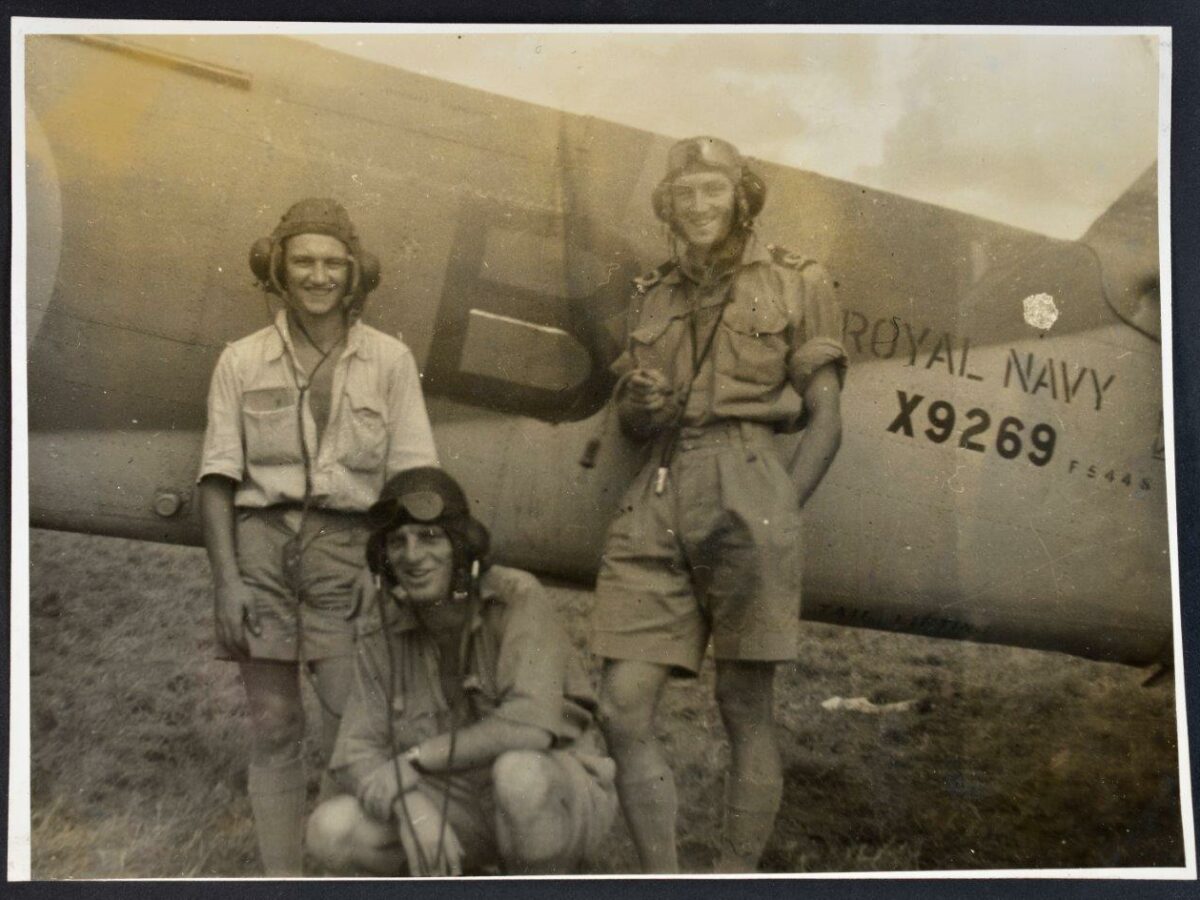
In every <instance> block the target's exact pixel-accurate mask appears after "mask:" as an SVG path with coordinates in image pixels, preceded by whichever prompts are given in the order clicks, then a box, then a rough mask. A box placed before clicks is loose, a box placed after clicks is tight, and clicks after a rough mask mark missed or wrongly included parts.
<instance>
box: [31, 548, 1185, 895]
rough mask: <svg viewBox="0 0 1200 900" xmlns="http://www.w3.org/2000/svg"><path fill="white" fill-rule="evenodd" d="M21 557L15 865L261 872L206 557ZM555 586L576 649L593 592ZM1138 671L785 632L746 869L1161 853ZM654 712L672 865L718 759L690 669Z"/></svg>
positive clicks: (1172, 756)
mask: <svg viewBox="0 0 1200 900" xmlns="http://www.w3.org/2000/svg"><path fill="white" fill-rule="evenodd" d="M31 555H32V560H31V564H32V569H31V579H30V581H31V585H32V589H31V594H32V596H31V598H30V612H31V629H32V635H31V637H32V648H31V660H32V665H31V668H32V672H31V674H32V681H31V702H32V716H33V736H32V737H33V760H32V794H33V874H34V877H35V878H86V877H150V876H253V875H257V874H260V870H259V869H258V864H257V859H256V853H255V849H254V839H253V833H252V830H251V823H250V809H249V804H248V803H247V800H246V795H245V768H244V758H245V742H244V737H243V727H244V720H245V716H246V709H245V703H244V699H243V696H242V692H241V687H240V685H239V684H238V682H237V678H236V672H235V667H233V666H231V665H229V664H227V663H220V662H216V661H214V660H213V659H212V658H211V657H212V654H213V638H212V625H211V599H210V595H209V587H208V568H207V563H206V561H205V558H204V555H203V553H202V552H201V551H199V550H197V549H195V548H183V547H170V546H163V545H158V544H148V543H139V542H134V541H123V540H117V539H113V538H99V537H88V536H83V535H71V534H58V533H53V532H40V531H35V532H33V535H32V546H31ZM554 594H555V596H556V598H557V599H558V600H559V603H560V604H561V606H562V608H563V610H564V612H565V613H566V614H567V617H568V620H569V622H570V623H571V628H572V636H573V637H574V638H575V639H576V640H577V641H578V642H579V643H580V644H581V645H582V642H583V636H584V629H585V621H586V613H587V608H588V606H589V604H590V602H591V598H590V595H589V594H587V593H586V592H582V591H577V590H572V589H567V588H559V589H555V591H554ZM1143 678H1144V673H1142V672H1139V671H1136V670H1131V669H1127V668H1124V667H1121V666H1113V665H1106V664H1101V663H1092V662H1087V661H1084V660H1079V659H1074V658H1071V657H1066V656H1062V655H1058V654H1050V653H1038V652H1034V651H1024V650H1016V649H1011V648H1003V647H986V646H978V645H971V644H965V643H957V642H947V641H937V640H933V639H926V638H917V637H909V636H903V635H890V634H882V633H877V632H869V631H860V630H854V629H845V628H833V627H827V626H817V625H806V626H805V640H804V650H803V653H802V656H801V661H800V662H798V663H796V664H795V665H792V666H788V667H785V668H784V669H783V670H782V671H781V675H780V682H779V691H778V695H777V700H776V704H777V711H778V715H779V720H780V722H781V731H780V737H781V744H782V746H783V754H784V763H785V767H786V772H787V775H786V790H785V796H784V803H783V808H782V811H781V813H780V816H779V820H778V823H777V827H776V830H775V835H774V837H773V838H772V841H771V843H770V845H769V846H768V848H767V852H766V855H765V857H764V860H763V867H764V868H765V869H767V870H770V871H778V872H833V871H842V872H847V871H867V870H891V871H895V870H915V869H923V870H934V869H937V870H945V869H985V868H987V869H991V868H1064V867H1069V868H1077V867H1082V868H1088V867H1098V866H1100V867H1124V866H1177V865H1182V863H1183V849H1182V848H1183V842H1182V836H1181V824H1180V815H1179V799H1178V777H1177V776H1178V759H1177V750H1176V744H1175V734H1176V732H1175V719H1174V697H1173V693H1172V687H1171V685H1170V683H1169V682H1168V683H1167V684H1166V685H1165V686H1160V687H1155V688H1143V687H1141V681H1142V679H1143ZM833 696H842V697H859V696H864V697H867V698H869V699H871V700H873V701H875V702H886V701H893V700H915V701H917V702H916V704H915V706H914V708H913V709H912V710H911V711H909V712H903V713H894V714H889V715H865V714H862V713H855V712H846V711H839V712H830V711H826V710H824V709H822V707H821V705H820V704H821V701H823V700H825V699H827V698H829V697H833ZM309 699H310V712H311V713H312V715H311V716H310V721H316V706H315V701H312V698H311V697H310V698H309ZM663 712H664V714H663V715H662V716H661V723H660V735H661V738H662V740H663V741H664V743H665V745H666V747H667V749H668V752H669V755H670V757H671V759H672V760H673V764H674V767H675V772H676V778H677V781H678V784H679V789H680V791H679V793H680V800H681V808H682V814H681V815H680V818H679V830H680V850H681V859H682V863H683V865H684V867H685V869H687V870H691V871H704V870H706V869H707V868H708V867H709V865H710V864H711V861H712V858H713V854H714V852H715V843H716V836H717V834H718V828H719V815H720V803H719V798H720V796H721V781H720V777H721V776H720V773H721V771H722V770H723V768H724V766H725V763H726V761H727V758H728V750H727V747H726V745H725V743H724V740H723V737H722V731H721V726H720V722H719V718H718V716H717V711H716V707H715V705H714V703H713V701H712V667H711V665H707V666H706V668H705V672H704V674H703V675H702V677H701V678H700V679H699V680H698V681H696V682H679V683H677V684H675V685H674V686H672V687H671V688H669V689H668V692H667V697H666V700H665V707H664V710H663ZM314 763H315V759H314ZM313 768H315V766H314V767H313ZM315 787H316V784H315V778H314V779H313V783H312V791H313V793H314V794H315ZM603 858H604V863H603V866H602V868H601V871H606V872H631V871H633V870H634V856H633V851H632V848H631V846H630V844H629V839H628V836H627V834H626V833H625V830H624V826H623V825H622V824H620V823H619V824H618V826H617V828H615V829H614V832H613V834H612V835H611V837H610V838H609V844H608V847H607V852H606V853H605V854H604V856H603Z"/></svg>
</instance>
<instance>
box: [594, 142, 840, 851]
mask: <svg viewBox="0 0 1200 900" xmlns="http://www.w3.org/2000/svg"><path fill="white" fill-rule="evenodd" d="M765 192H766V189H765V185H764V184H763V182H762V181H761V180H760V179H759V178H758V176H757V175H755V174H754V172H752V171H751V170H750V169H749V168H748V167H747V166H746V164H745V162H744V160H743V159H742V157H741V156H740V155H739V154H738V152H737V150H736V149H735V148H734V147H733V146H732V145H730V144H728V143H726V142H725V141H722V140H719V139H716V138H710V137H699V138H692V139H689V140H685V141H680V142H679V143H677V144H676V145H675V146H674V147H673V148H672V149H671V151H670V154H669V156H668V163H667V175H666V177H665V178H664V179H663V181H662V182H661V183H660V184H659V186H658V187H657V189H656V190H655V193H654V207H655V212H656V213H657V215H658V216H659V218H660V219H662V220H663V221H664V222H666V223H667V224H668V225H669V227H670V228H671V230H672V233H673V238H674V240H675V242H676V247H678V248H679V250H680V252H679V253H678V254H676V255H675V258H674V259H672V260H671V262H669V263H667V264H666V265H664V266H662V267H660V268H659V269H658V270H656V271H655V272H652V273H651V274H650V275H648V276H646V277H645V278H641V279H638V280H637V294H636V296H635V303H634V308H633V310H632V313H631V321H630V331H629V339H628V342H627V344H626V348H625V352H624V353H623V354H622V356H621V357H620V358H619V359H618V360H617V361H616V363H614V365H613V368H614V370H615V371H616V372H617V374H618V375H619V376H620V379H619V381H618V383H617V386H616V388H615V390H614V402H615V404H616V408H617V412H618V415H619V417H620V420H621V424H622V427H623V429H624V431H625V432H626V433H627V434H628V435H630V436H632V437H634V438H636V439H642V440H646V441H648V442H649V443H650V458H649V461H648V462H647V463H646V464H645V466H644V467H643V468H642V470H641V472H640V473H639V474H638V476H637V477H636V478H635V480H634V482H633V485H632V486H631V487H630V488H629V490H628V491H627V492H626V494H625V497H624V499H623V500H622V502H621V506H620V509H619V512H618V514H617V517H616V519H615V520H614V522H613V524H612V526H611V529H610V531H609V535H608V541H607V544H606V547H605V554H604V560H603V563H602V566H601V571H600V577H599V581H598V584H597V588H596V606H595V612H594V619H593V641H592V650H593V652H594V653H595V654H596V655H597V656H600V657H602V658H604V659H605V660H606V664H605V669H604V678H603V685H602V689H601V721H602V724H603V726H604V729H605V733H606V736H607V738H608V744H609V749H610V751H611V752H612V754H613V757H614V759H615V760H616V762H617V767H618V773H617V788H618V792H619V795H620V799H621V806H622V808H623V810H624V812H625V817H626V821H627V822H628V823H629V828H630V832H631V834H632V835H633V839H634V843H635V844H636V846H637V851H638V856H639V859H640V862H641V865H642V869H643V870H644V871H646V872H674V871H677V870H678V860H677V858H676V851H675V816H676V809H677V800H676V794H675V784H674V779H673V777H672V774H671V769H670V766H669V765H668V764H667V761H666V759H665V758H664V756H663V753H662V749H661V747H660V746H659V743H658V740H657V739H656V737H655V734H654V719H655V714H656V710H657V707H658V702H659V699H660V697H661V695H662V690H663V686H664V685H665V683H666V680H667V678H668V676H670V675H671V674H679V675H684V676H694V675H696V674H697V672H698V671H699V668H700V663H701V660H702V659H703V657H704V652H705V648H706V647H707V645H708V641H709V638H710V636H711V638H712V639H713V649H714V655H715V657H716V665H717V687H716V694H717V703H718V706H719V707H720V711H721V717H722V721H723V722H724V724H725V729H726V732H727V733H728V735H729V738H730V743H731V745H732V766H731V771H730V772H729V773H728V778H727V780H726V784H725V797H724V832H723V837H722V841H721V855H720V858H719V859H718V861H717V864H716V867H717V870H718V871H724V872H747V871H753V870H754V869H755V868H756V866H757V864H758V859H759V856H760V854H761V853H762V849H763V847H764V845H765V844H766V841H767V839H768V838H769V837H770V834H771V831H772V828H773V825H774V820H775V816H776V813H777V812H778V809H779V802H780V796H781V793H782V785H783V777H782V770H781V765H780V760H779V752H778V749H777V747H776V742H775V736H774V713H773V710H772V703H773V685H774V677H775V666H776V665H777V664H778V663H781V662H786V661H789V660H792V659H794V658H795V655H796V651H797V642H798V624H799V601H800V563H801V559H800V553H801V547H800V540H801V517H800V512H801V509H802V507H803V506H804V504H805V502H806V501H807V500H808V498H809V497H810V496H811V494H812V493H813V491H814V490H816V488H817V485H818V484H820V482H821V479H822V478H823V477H824V475H825V472H826V470H827V469H828V468H829V465H830V463H831V462H832V461H833V458H834V456H835V455H836V453H837V450H838V447H839V445H840V442H841V414H840V408H839V396H840V391H841V387H842V382H843V379H844V370H845V366H846V353H845V350H844V348H843V347H842V345H841V341H840V332H841V323H842V319H841V314H840V311H839V309H838V304H837V301H836V299H835V297H834V290H833V288H834V285H833V282H832V280H831V278H830V277H829V274H828V273H827V272H826V271H825V269H824V268H823V267H822V266H821V265H819V264H818V263H816V262H813V261H811V260H806V259H804V258H802V257H798V256H795V255H793V254H791V253H788V252H787V251H784V250H782V249H779V248H775V247H772V246H769V245H767V246H764V245H763V244H761V243H760V242H759V241H758V238H757V236H756V235H755V234H754V231H753V227H752V226H753V221H754V218H755V216H756V215H757V214H758V212H759V211H760V210H761V209H762V205H763V201H764V199H765ZM798 428H804V429H805V431H804V436H803V439H802V442H801V444H800V447H799V450H798V451H797V453H796V455H795V457H794V458H793V459H792V460H791V461H790V465H788V466H786V467H785V466H784V464H783V463H782V462H781V460H780V459H779V458H778V455H777V451H776V447H775V441H774V435H775V434H776V433H777V432H780V431H794V430H796V429H798Z"/></svg>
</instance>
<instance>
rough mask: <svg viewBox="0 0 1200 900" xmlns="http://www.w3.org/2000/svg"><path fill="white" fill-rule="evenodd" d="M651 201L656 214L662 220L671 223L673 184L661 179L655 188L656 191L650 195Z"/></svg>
mask: <svg viewBox="0 0 1200 900" xmlns="http://www.w3.org/2000/svg"><path fill="white" fill-rule="evenodd" d="M650 203H651V205H652V206H653V207H654V215H655V216H657V217H658V220H659V221H660V222H666V223H667V224H668V225H670V224H671V213H672V210H671V185H670V184H669V183H668V182H666V181H660V182H659V183H658V185H657V186H656V187H655V188H654V193H652V194H651V195H650Z"/></svg>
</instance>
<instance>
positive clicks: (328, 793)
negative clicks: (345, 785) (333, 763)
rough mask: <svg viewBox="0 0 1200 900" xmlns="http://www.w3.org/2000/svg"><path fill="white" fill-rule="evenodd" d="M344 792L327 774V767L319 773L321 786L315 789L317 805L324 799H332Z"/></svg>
mask: <svg viewBox="0 0 1200 900" xmlns="http://www.w3.org/2000/svg"><path fill="white" fill-rule="evenodd" d="M344 793H346V792H345V791H343V790H342V788H341V785H339V784H338V783H337V782H336V781H335V780H334V778H333V776H332V775H330V774H329V770H328V769H326V770H325V771H324V772H322V773H321V787H320V789H319V790H318V791H317V806H320V805H321V804H322V803H324V802H325V801H326V800H332V799H333V798H334V797H338V796H341V795H342V794H344Z"/></svg>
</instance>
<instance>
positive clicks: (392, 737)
mask: <svg viewBox="0 0 1200 900" xmlns="http://www.w3.org/2000/svg"><path fill="white" fill-rule="evenodd" d="M474 566H475V567H477V566H478V563H475V564H474ZM472 571H473V572H475V571H477V568H474V567H473V569H472ZM375 586H376V604H377V605H378V607H379V621H380V625H381V628H380V631H381V634H382V636H383V644H384V647H385V648H386V650H385V652H386V655H387V661H388V679H387V686H386V688H385V689H384V692H383V697H384V704H385V707H386V708H385V709H384V717H385V719H386V720H387V732H388V744H389V746H390V747H391V750H392V765H393V766H394V767H395V771H396V784H397V786H399V787H401V788H403V784H404V775H403V772H402V771H401V769H400V754H401V750H400V746H399V741H398V740H397V739H396V723H395V722H393V721H392V712H393V707H394V703H395V696H396V694H395V687H396V680H397V679H396V675H397V668H396V651H395V649H394V648H393V647H392V635H391V632H390V630H389V628H388V621H387V616H386V615H385V614H384V605H385V604H384V600H383V588H382V581H381V579H379V578H378V576H377V577H376V580H375ZM473 620H474V607H472V612H471V614H470V615H468V617H467V621H466V623H465V626H464V631H463V637H462V640H461V641H460V652H459V660H458V675H457V677H458V679H459V681H460V682H461V681H462V679H463V678H464V676H465V674H466V665H465V659H466V653H465V652H464V651H465V649H466V648H467V647H468V646H469V641H470V635H471V623H472V621H473ZM399 676H400V678H399V680H400V682H401V684H400V694H401V695H402V696H403V697H405V698H407V696H408V685H407V680H406V679H405V676H404V670H403V669H400V670H399ZM446 705H447V711H448V713H449V717H450V749H449V754H448V756H447V760H446V766H447V769H451V768H453V766H454V752H455V749H456V746H457V743H458V728H457V725H456V723H455V718H454V710H453V709H452V708H450V705H449V704H448V703H447V704H446ZM444 782H445V784H444V785H443V787H442V810H441V822H440V823H439V826H438V842H437V850H436V852H435V854H434V858H433V863H434V865H441V864H442V862H443V861H444V860H445V846H446V843H445V842H446V831H447V828H448V826H449V823H450V817H449V811H450V790H451V784H450V774H449V772H447V774H446V777H445V778H444ZM406 796H407V792H406V791H403V789H402V790H401V793H400V798H399V800H400V811H401V815H402V816H403V817H404V821H405V824H406V825H407V826H408V830H409V833H410V834H411V835H412V837H413V846H414V847H415V848H416V851H417V864H418V865H419V866H420V867H421V869H422V871H424V872H426V873H428V872H430V871H431V869H430V866H429V860H428V859H427V858H426V857H425V851H424V849H423V848H422V846H421V842H420V841H419V840H417V830H416V828H415V827H414V825H413V817H412V813H411V812H409V809H408V801H407V800H406V799H405V797H406Z"/></svg>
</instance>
